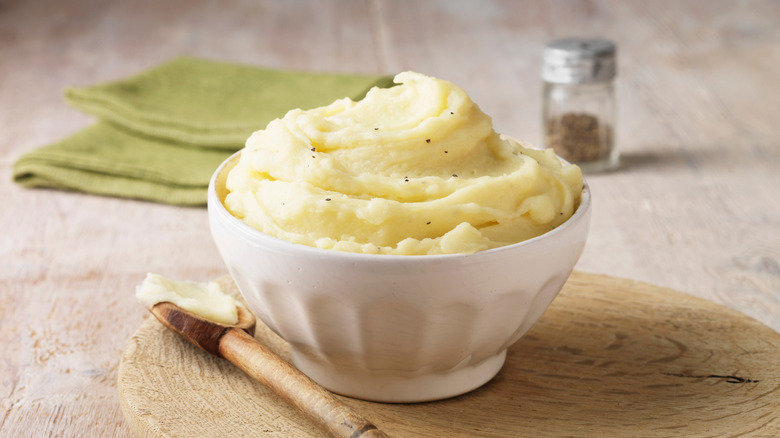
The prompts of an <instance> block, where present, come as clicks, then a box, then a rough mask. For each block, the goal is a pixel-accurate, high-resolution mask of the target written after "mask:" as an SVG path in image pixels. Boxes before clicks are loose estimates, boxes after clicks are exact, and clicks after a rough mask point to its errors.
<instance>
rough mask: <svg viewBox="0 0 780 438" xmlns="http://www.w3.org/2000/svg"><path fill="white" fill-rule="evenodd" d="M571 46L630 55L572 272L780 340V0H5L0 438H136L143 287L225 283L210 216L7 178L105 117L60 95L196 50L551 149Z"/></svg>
mask: <svg viewBox="0 0 780 438" xmlns="http://www.w3.org/2000/svg"><path fill="white" fill-rule="evenodd" d="M568 35H597V36H604V37H607V38H611V39H613V40H615V41H616V42H617V43H618V46H619V63H620V67H619V68H620V71H619V80H618V90H619V91H618V92H619V98H618V103H619V108H620V110H619V119H618V125H617V130H618V132H617V135H618V142H619V147H620V149H621V151H622V156H623V166H622V168H621V169H620V170H619V171H618V172H615V173H611V174H604V175H593V176H590V177H589V178H588V181H589V182H590V184H591V186H592V190H593V196H594V215H593V223H592V228H591V236H590V240H589V242H588V245H587V247H586V250H585V252H584V254H583V256H582V259H581V261H580V262H579V264H578V267H577V268H578V269H580V270H583V271H588V272H598V273H607V274H610V275H614V276H620V277H628V278H633V279H638V280H644V281H648V282H651V283H654V284H658V285H661V286H666V287H671V288H674V289H677V290H680V291H684V292H687V293H690V294H693V295H697V296H700V297H703V298H706V299H709V300H711V301H714V302H718V303H722V304H725V305H726V306H729V307H732V308H734V309H737V310H739V311H741V312H743V313H745V314H747V315H749V316H751V317H754V318H756V319H758V320H759V321H761V322H763V323H764V324H766V325H768V326H770V327H772V328H774V329H775V330H778V331H780V231H779V229H780V176H778V175H780V172H779V171H780V161H779V160H780V2H776V1H763V2H762V1H733V2H732V1H682V2H678V1H659V2H640V1H630V2H623V1H554V2H544V3H542V2H536V1H515V0H505V1H484V0H483V1H476V0H474V1H416V0H414V1H413V0H403V1H389V0H385V1H382V0H367V1H347V0H344V1H311V2H304V1H287V2H283V1H250V0H245V1H240V0H229V1H210V2H209V1H192V0H171V1H165V2H159V1H154V0H142V1H119V0H114V1H105V0H73V1H54V0H52V1H45V0H0V205H2V206H1V207H0V233H2V234H0V235H2V237H1V238H0V436H13V437H16V436H36V437H38V436H80V437H89V436H96V437H97V436H117V437H123V436H128V435H129V429H128V428H127V426H126V424H125V423H124V420H123V418H122V414H121V412H120V409H119V402H118V398H117V390H116V372H117V364H118V361H119V357H120V353H121V352H122V350H123V348H124V346H125V343H126V341H127V340H128V338H129V337H130V336H131V334H132V333H133V332H134V331H135V329H136V328H138V327H139V325H140V324H141V322H142V320H143V319H144V317H145V310H144V309H143V308H142V307H141V306H140V305H139V304H137V303H136V302H135V298H134V297H133V292H134V288H135V285H136V284H137V283H139V282H140V281H141V280H142V279H143V277H144V275H145V274H146V272H148V271H152V272H159V273H162V274H165V275H168V276H171V277H174V278H182V279H185V278H186V279H193V280H207V279H211V278H215V277H218V276H221V275H223V274H224V273H225V269H224V267H223V265H222V262H221V261H220V259H219V256H218V254H217V252H216V249H215V247H214V245H213V243H212V241H211V238H210V236H209V231H208V226H207V219H206V211H205V209H200V208H179V207H171V206H165V205H157V204H151V203H144V202H136V201H128V200H120V199H112V198H102V197H96V196H89V195H83V194H77V193H65V192H58V191H49V190H27V189H22V188H20V187H17V186H15V185H14V184H13V183H12V181H11V166H12V163H13V161H14V160H15V159H16V158H17V157H18V156H19V155H20V154H22V153H24V152H25V151H29V150H31V149H33V148H35V147H38V146H41V145H45V144H47V143H49V142H52V141H55V140H57V139H59V138H61V137H63V136H66V135H68V134H70V133H73V132H75V131H77V130H79V129H81V128H82V127H85V126H87V125H89V124H90V123H91V121H92V120H91V119H90V118H89V117H87V116H85V115H82V114H81V113H79V112H77V111H75V110H72V109H70V108H68V107H67V106H66V105H65V104H64V103H63V101H62V98H61V95H62V91H63V89H64V88H65V87H66V86H69V85H89V84H93V83H95V82H99V81H106V80H111V79H117V78H121V77H124V76H126V75H129V74H132V73H135V72H138V71H141V70H144V69H146V68H149V67H151V66H153V65H155V64H157V63H160V62H163V61H165V60H168V59H170V58H171V57H173V56H176V55H181V54H189V55H196V56H203V57H209V58H213V59H220V60H231V61H241V62H244V63H253V64H258V65H263V66H268V67H284V68H292V69H304V70H330V71H344V72H366V73H378V72H388V73H393V72H398V71H402V70H407V69H411V70H417V71H420V72H423V73H427V74H431V75H435V76H439V77H442V78H445V79H449V80H451V81H453V82H455V83H457V84H459V85H461V86H462V87H464V88H465V89H466V90H467V91H468V92H469V94H470V95H471V97H472V98H473V99H474V100H475V101H476V102H477V103H478V104H479V105H480V106H481V107H482V108H483V110H484V111H485V112H487V113H488V114H491V115H492V116H493V118H494V122H495V126H496V129H497V130H498V131H499V132H503V133H506V134H509V135H512V136H514V137H518V138H521V139H525V140H528V141H530V142H532V143H537V144H538V143H539V141H540V139H541V122H540V104H541V102H540V85H541V84H540V80H539V66H540V55H541V49H542V47H543V45H544V43H545V42H546V41H548V40H550V39H552V38H555V37H562V36H568ZM770 365H771V364H770ZM774 366H777V364H774Z"/></svg>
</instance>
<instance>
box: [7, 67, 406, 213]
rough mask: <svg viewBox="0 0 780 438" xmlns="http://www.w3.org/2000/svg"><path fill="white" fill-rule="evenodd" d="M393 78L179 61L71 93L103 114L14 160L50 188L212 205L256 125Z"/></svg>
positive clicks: (72, 99)
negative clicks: (227, 163)
mask: <svg viewBox="0 0 780 438" xmlns="http://www.w3.org/2000/svg"><path fill="white" fill-rule="evenodd" d="M374 86H379V87H388V86H392V77H391V76H380V75H352V74H333V73H306V72H293V71H283V70H271V69H261V68H257V67H251V66H246V65H236V64H230V63H224V62H214V61H208V60H203V59H196V58H188V57H185V58H177V59H174V60H172V61H170V62H168V63H165V64H163V65H160V66H158V67H156V68H153V69H152V70H149V71H147V72H144V73H141V74H139V75H136V76H133V77H130V78H128V79H125V80H120V81H116V82H111V83H107V84H100V85H96V86H92V87H86V88H71V89H68V90H67V91H66V93H65V99H66V101H67V102H68V103H69V104H70V105H71V106H73V107H75V108H77V109H79V110H82V111H84V112H86V113H89V114H92V115H94V116H96V117H97V118H98V119H99V121H98V122H97V123H96V124H95V125H93V126H91V127H89V128H86V129H84V130H82V131H80V132H77V133H76V134H74V135H72V136H70V137H68V138H65V139H63V140H61V141H58V142H56V143H54V144H51V145H49V146H45V147H42V148H40V149H36V150H33V151H31V152H28V153H27V154H25V155H23V156H22V157H20V158H19V159H18V160H17V161H16V163H15V164H14V180H15V181H16V182H17V183H19V184H21V185H23V186H26V187H48V188H58V189H67V190H78V191H83V192H88V193H94V194H100V195H108V196H118V197H125V198H136V199H144V200H149V201H156V202H163V203H169V204H177V205H204V204H205V203H206V189H207V187H208V182H209V178H210V177H211V174H212V173H213V171H214V169H216V167H217V166H218V165H219V164H220V163H221V162H222V161H223V160H224V159H225V158H227V157H228V156H229V155H230V154H231V153H233V152H234V151H236V150H238V149H240V148H242V147H243V146H244V142H245V141H246V139H247V138H248V137H249V135H251V134H252V132H254V131H256V130H258V129H263V128H265V126H266V125H267V124H268V122H270V121H271V120H273V119H275V118H278V117H282V116H283V115H284V114H285V113H286V112H287V111H288V110H290V109H293V108H304V109H307V108H314V107H318V106H322V105H327V104H329V103H331V102H332V101H334V100H336V99H340V98H343V97H350V98H352V99H353V100H358V99H361V98H362V97H363V96H364V95H365V93H366V92H367V91H368V90H369V89H371V88H372V87H374Z"/></svg>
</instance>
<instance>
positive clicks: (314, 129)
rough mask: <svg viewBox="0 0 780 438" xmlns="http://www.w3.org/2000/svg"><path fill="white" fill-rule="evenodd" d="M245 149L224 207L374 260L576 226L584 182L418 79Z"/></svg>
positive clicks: (489, 244)
mask: <svg viewBox="0 0 780 438" xmlns="http://www.w3.org/2000/svg"><path fill="white" fill-rule="evenodd" d="M395 82H396V83H397V84H398V85H397V86H395V87H392V88H374V89H372V90H371V91H369V92H368V94H367V95H366V97H365V98H364V99H362V100H360V101H358V102H354V101H352V100H350V99H348V98H345V99H341V100H337V101H335V102H333V103H332V104H330V105H328V106H324V107H320V108H315V109H311V110H307V111H304V110H301V109H295V110H292V111H289V112H288V113H287V114H286V115H285V116H284V118H282V119H277V120H274V121H272V122H271V123H269V124H268V126H267V127H266V128H265V129H264V130H261V131H257V132H255V133H254V134H252V136H251V137H250V138H249V139H248V140H247V143H246V147H245V148H244V149H243V150H242V152H241V157H240V160H239V162H238V163H237V164H236V166H235V167H234V168H233V169H232V170H231V171H230V173H229V175H228V179H227V188H228V191H229V193H228V195H227V198H226V199H225V206H226V207H227V209H228V211H230V213H231V214H232V215H234V216H235V217H237V218H239V219H241V220H243V221H244V222H246V223H247V224H249V225H250V226H252V227H254V228H256V229H258V230H260V231H262V232H264V233H267V234H270V235H272V236H275V237H277V238H280V239H284V240H287V241H290V242H294V243H299V244H303V245H309V246H313V247H318V248H325V249H333V250H339V251H350V252H358V253H370V254H401V255H426V254H454V253H474V252H477V251H482V250H486V249H490V248H496V247H500V246H504V245H509V244H513V243H516V242H521V241H523V240H526V239H530V238H532V237H535V236H539V235H541V234H544V233H546V232H548V231H550V230H552V229H553V228H555V227H557V226H558V225H560V224H561V223H563V222H565V221H566V220H567V219H568V218H569V217H571V215H572V213H573V212H574V210H576V208H577V206H578V204H579V200H580V194H581V192H582V188H583V181H582V172H581V171H580V169H579V167H577V166H576V165H569V164H563V163H561V161H560V160H559V159H558V158H557V157H556V156H555V155H554V154H553V152H552V150H549V149H548V150H538V149H532V148H529V147H526V146H525V145H523V144H521V143H519V142H517V141H515V140H512V139H510V138H506V137H503V136H501V135H499V134H498V133H496V132H495V131H494V130H493V125H492V120H491V119H490V117H489V116H487V115H486V114H485V113H483V112H482V111H481V110H480V109H479V107H478V106H477V105H476V104H475V103H474V102H472V101H471V99H470V98H469V96H468V95H467V94H466V92H465V91H463V89H461V88H459V87H457V86H455V85H454V84H452V83H450V82H448V81H445V80H441V79H436V78H432V77H428V76H425V75H422V74H420V73H415V72H404V73H400V74H399V75H397V76H396V77H395Z"/></svg>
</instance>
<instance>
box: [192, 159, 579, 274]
mask: <svg viewBox="0 0 780 438" xmlns="http://www.w3.org/2000/svg"><path fill="white" fill-rule="evenodd" d="M242 150H243V149H241V150H238V151H236V152H235V153H233V154H232V155H230V156H229V157H228V158H226V159H225V160H224V161H223V162H222V163H220V165H219V166H218V167H217V169H216V170H215V171H214V173H213V174H212V175H211V179H210V180H209V187H208V194H207V210H208V212H209V213H210V214H209V219H210V220H212V219H211V213H213V214H216V215H218V216H219V217H221V218H224V219H225V220H227V221H228V223H229V224H230V225H231V226H232V227H233V228H234V229H236V230H237V231H239V232H240V233H241V234H242V235H244V236H245V237H247V238H250V239H252V240H253V241H257V242H260V241H269V243H274V244H276V245H280V246H291V248H292V249H294V250H296V251H303V252H305V253H310V254H312V255H317V254H319V255H327V256H328V257H341V258H345V259H366V260H379V259H387V260H391V259H392V260H408V259H420V260H423V259H424V260H445V259H462V258H466V257H484V256H490V255H494V254H500V253H503V252H506V251H513V250H516V249H517V248H518V247H526V246H533V245H536V244H538V243H539V242H541V241H543V240H547V239H548V238H549V237H551V236H555V235H557V234H560V233H563V232H564V231H565V230H566V229H568V228H571V227H573V226H574V224H576V223H578V222H580V221H581V220H583V218H585V216H586V214H587V213H588V212H589V211H590V207H591V193H590V185H588V182H587V180H586V179H585V177H584V176H583V178H582V193H581V195H580V203H579V205H578V206H577V209H576V210H574V213H572V215H571V216H570V217H569V218H568V219H567V220H566V221H565V222H563V223H562V224H560V225H558V226H557V227H555V228H553V229H552V230H550V231H548V232H546V233H544V234H540V235H538V236H536V237H532V238H530V239H526V240H523V241H521V242H516V243H512V244H509V245H504V246H499V247H497V248H490V249H486V250H482V251H477V252H475V253H455V254H371V253H359V252H350V251H339V250H334V249H326V248H318V247H315V246H309V245H305V244H302V243H296V242H290V241H288V240H284V239H281V238H278V237H275V236H272V235H270V234H267V233H264V232H262V231H260V230H258V229H256V228H254V227H252V226H251V225H249V224H247V223H246V222H244V221H242V220H241V219H239V218H237V217H235V216H233V215H232V214H231V213H230V212H229V211H228V210H227V208H226V207H225V205H224V203H223V201H222V199H220V197H219V195H218V193H217V190H216V184H217V179H218V177H219V176H220V175H221V173H222V172H223V171H224V170H225V169H226V167H227V166H228V165H229V164H230V163H231V162H232V161H237V160H238V158H239V156H240V155H241V152H242ZM556 157H557V158H558V159H559V160H561V161H562V162H564V163H567V164H569V162H568V161H566V160H564V159H563V158H561V157H558V156H557V155H556Z"/></svg>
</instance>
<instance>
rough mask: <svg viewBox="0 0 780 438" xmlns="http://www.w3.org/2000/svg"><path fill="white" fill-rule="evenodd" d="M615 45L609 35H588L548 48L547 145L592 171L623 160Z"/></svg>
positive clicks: (545, 74) (545, 69)
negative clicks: (617, 132) (617, 128)
mask: <svg viewBox="0 0 780 438" xmlns="http://www.w3.org/2000/svg"><path fill="white" fill-rule="evenodd" d="M615 51H616V50H615V45H614V44H612V43H611V42H609V41H606V40H599V39H583V38H567V39H563V40H557V41H553V42H551V43H550V44H548V45H547V46H546V47H545V50H544V65H543V68H542V78H543V79H544V102H543V105H544V107H543V122H544V136H545V145H546V147H549V148H553V150H554V151H555V153H556V154H558V155H559V156H560V157H561V158H564V159H566V160H567V161H570V162H574V163H577V164H578V165H580V167H581V168H582V170H583V171H584V172H586V173H588V172H590V173H592V172H600V171H605V170H611V169H614V168H616V167H617V166H618V161H619V155H618V151H617V148H616V147H615V143H614V119H615V102H614V100H615V99H614V85H613V82H614V81H613V80H614V78H615V71H616V68H615Z"/></svg>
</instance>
